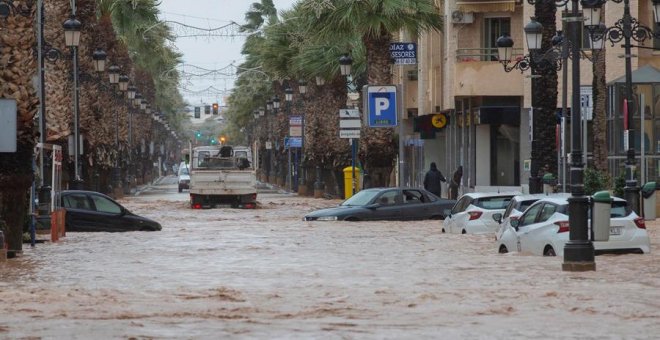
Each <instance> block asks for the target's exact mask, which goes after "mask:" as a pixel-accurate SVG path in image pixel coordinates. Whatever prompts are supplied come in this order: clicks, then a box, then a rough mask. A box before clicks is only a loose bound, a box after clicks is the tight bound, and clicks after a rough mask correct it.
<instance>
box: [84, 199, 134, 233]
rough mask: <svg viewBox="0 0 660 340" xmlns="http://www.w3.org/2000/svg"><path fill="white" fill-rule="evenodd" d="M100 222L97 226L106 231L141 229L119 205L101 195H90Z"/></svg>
mask: <svg viewBox="0 0 660 340" xmlns="http://www.w3.org/2000/svg"><path fill="white" fill-rule="evenodd" d="M90 197H91V200H92V203H93V204H94V208H95V210H96V214H97V216H98V219H99V220H100V222H99V223H98V224H97V225H98V226H99V228H102V230H104V231H110V232H113V231H128V230H137V228H138V227H139V226H138V225H137V224H136V223H135V221H134V220H133V219H131V218H130V216H127V215H126V213H125V209H124V208H123V207H122V206H121V205H119V203H117V202H115V201H113V200H111V199H109V198H107V197H105V196H101V195H94V194H91V195H90Z"/></svg>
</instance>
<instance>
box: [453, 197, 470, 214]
mask: <svg viewBox="0 0 660 340" xmlns="http://www.w3.org/2000/svg"><path fill="white" fill-rule="evenodd" d="M471 201H472V197H470V196H463V197H462V198H461V199H460V200H458V202H456V204H455V205H454V208H453V209H452V210H451V213H452V214H458V213H459V212H463V211H465V209H466V208H467V207H468V205H470V202H471Z"/></svg>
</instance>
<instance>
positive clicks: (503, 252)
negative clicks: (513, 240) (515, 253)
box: [499, 245, 509, 254]
mask: <svg viewBox="0 0 660 340" xmlns="http://www.w3.org/2000/svg"><path fill="white" fill-rule="evenodd" d="M508 252H509V250H508V249H506V246H505V245H501V246H500V250H499V253H500V254H506V253H508Z"/></svg>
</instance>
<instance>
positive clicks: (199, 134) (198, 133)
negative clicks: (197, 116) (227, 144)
mask: <svg viewBox="0 0 660 340" xmlns="http://www.w3.org/2000/svg"><path fill="white" fill-rule="evenodd" d="M195 137H197V139H200V138H202V133H201V132H200V131H195Z"/></svg>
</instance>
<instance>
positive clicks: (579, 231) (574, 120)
mask: <svg viewBox="0 0 660 340" xmlns="http://www.w3.org/2000/svg"><path fill="white" fill-rule="evenodd" d="M541 1H551V2H553V3H554V4H555V5H556V6H564V5H566V4H567V3H568V2H569V0H528V3H530V4H532V5H535V4H536V3H537V2H541ZM626 1H627V0H626ZM570 2H571V11H570V14H569V15H568V16H567V17H566V18H565V20H566V21H567V31H568V38H569V40H570V41H572V42H578V41H581V32H582V16H581V15H580V12H579V6H578V0H570ZM534 21H535V20H534V19H532V23H530V24H528V25H526V26H525V33H526V35H527V42H528V47H529V49H530V54H531V55H532V59H530V60H529V62H524V61H523V60H525V58H523V59H521V60H520V61H518V62H516V64H515V65H517V66H518V67H527V68H529V67H530V66H532V65H533V63H534V62H535V61H534V58H533V56H534V53H536V52H534V51H535V50H536V49H538V48H539V47H540V44H539V41H540V39H539V32H542V26H540V24H539V23H534ZM539 26H540V27H539ZM509 40H510V38H509ZM509 40H507V39H506V37H501V38H500V39H498V48H499V51H498V54H499V56H500V57H501V58H502V59H501V60H502V61H503V63H504V64H505V69H506V68H507V67H506V65H507V64H508V63H509V62H510V61H511V52H510V50H509V51H507V50H506V49H507V48H511V47H512V46H513V42H512V41H509ZM569 46H570V48H571V50H570V52H571V55H572V56H573V58H572V60H571V62H572V64H571V67H572V72H573V73H572V77H571V83H572V103H573V104H572V107H571V111H572V112H571V167H570V169H571V175H570V178H571V197H570V198H569V199H568V201H569V214H568V215H569V225H570V231H569V239H570V240H569V241H568V242H567V243H566V245H565V247H564V263H563V264H562V269H563V270H565V271H588V270H596V263H595V261H594V258H595V256H594V255H595V254H594V246H593V243H592V242H591V241H590V239H589V230H588V226H587V220H588V208H589V198H588V197H587V196H585V192H584V164H583V163H582V138H581V129H580V125H581V124H580V122H581V120H582V112H581V108H580V104H579V103H580V58H579V57H578V56H579V55H580V44H578V43H572V44H569ZM555 59H557V58H555ZM515 65H514V66H515ZM539 65H540V64H539ZM530 190H531V188H530Z"/></svg>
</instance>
